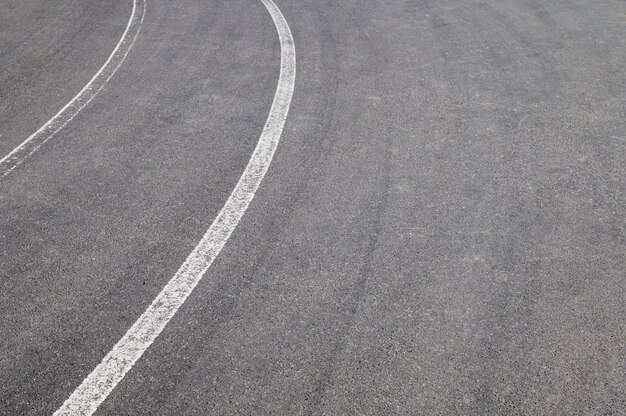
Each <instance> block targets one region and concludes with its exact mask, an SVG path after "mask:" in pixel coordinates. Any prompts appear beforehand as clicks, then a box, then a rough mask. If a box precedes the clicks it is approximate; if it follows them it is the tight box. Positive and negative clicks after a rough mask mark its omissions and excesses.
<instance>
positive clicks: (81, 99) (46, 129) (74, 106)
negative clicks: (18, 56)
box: [0, 0, 146, 178]
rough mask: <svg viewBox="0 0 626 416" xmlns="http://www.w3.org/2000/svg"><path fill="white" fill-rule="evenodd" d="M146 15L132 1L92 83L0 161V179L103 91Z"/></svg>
mask: <svg viewBox="0 0 626 416" xmlns="http://www.w3.org/2000/svg"><path fill="white" fill-rule="evenodd" d="M145 14H146V2H145V0H133V10H132V12H131V14H130V18H129V19H128V24H127V25H126V29H125V30H124V33H123V34H122V37H121V38H120V40H119V41H118V42H117V45H116V46H115V49H113V52H111V55H109V58H108V59H107V60H106V62H105V63H104V65H102V67H101V68H100V69H99V70H98V72H96V74H95V75H94V76H93V77H92V78H91V80H90V81H89V82H88V83H87V85H85V86H84V87H83V89H82V90H80V91H79V92H78V94H76V95H75V96H74V98H72V100H71V101H70V102H69V103H67V104H66V105H65V106H64V107H63V108H62V109H61V110H59V112H58V113H56V114H55V115H54V116H53V117H52V118H51V119H50V120H48V121H47V122H46V124H44V125H43V126H41V127H40V128H39V130H37V131H36V132H34V133H33V134H31V135H30V137H28V138H27V139H26V140H24V141H23V142H22V143H21V144H20V145H19V146H17V147H16V148H15V149H13V150H12V151H11V152H10V153H9V154H8V155H6V156H5V157H3V158H2V159H0V178H3V177H5V176H7V175H8V174H9V173H11V172H12V171H13V170H14V169H15V168H16V167H18V166H19V165H21V164H22V162H24V161H25V160H26V159H27V158H28V157H29V156H30V155H32V154H33V153H35V152H36V151H37V150H38V149H39V148H40V147H41V145H43V144H44V143H45V142H47V141H48V140H50V139H51V138H53V137H54V135H55V134H57V133H58V132H59V130H61V129H62V128H63V127H65V125H66V124H67V123H69V122H70V121H72V119H73V118H74V117H76V115H77V114H78V113H79V112H80V110H82V109H83V108H85V106H86V105H87V104H89V103H90V102H91V100H93V99H94V97H95V96H96V95H97V94H98V93H99V92H100V90H102V88H103V87H104V86H105V85H106V83H107V82H109V80H110V79H111V77H112V76H113V75H114V74H115V73H116V72H117V70H118V69H119V67H120V65H122V62H124V59H126V56H127V55H128V52H129V51H130V48H132V46H133V44H134V43H135V39H137V34H139V29H140V28H141V24H142V23H143V18H144V16H145Z"/></svg>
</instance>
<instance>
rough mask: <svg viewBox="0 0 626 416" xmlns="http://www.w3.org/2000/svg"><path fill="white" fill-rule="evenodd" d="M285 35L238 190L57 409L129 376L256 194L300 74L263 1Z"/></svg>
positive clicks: (83, 404) (81, 409) (97, 396)
mask: <svg viewBox="0 0 626 416" xmlns="http://www.w3.org/2000/svg"><path fill="white" fill-rule="evenodd" d="M261 1H262V2H263V4H264V5H265V7H266V8H267V10H268V11H269V13H270V14H271V16H272V19H273V20H274V24H275V25H276V29H277V31H278V37H279V39H280V50H281V59H280V77H279V79H278V87H277V89H276V94H275V95H274V101H273V102H272V107H271V109H270V113H269V116H268V118H267V121H266V122H265V126H264V127H263V131H262V132H261V137H260V138H259V141H258V143H257V145H256V148H255V149H254V152H253V153H252V157H251V158H250V161H249V162H248V165H247V166H246V169H245V170H244V171H243V174H242V175H241V178H239V182H238V183H237V186H235V189H234V190H233V192H232V193H231V194H230V197H229V198H228V200H227V201H226V204H225V205H224V207H222V210H221V211H220V213H219V214H218V215H217V217H216V218H215V220H214V221H213V223H212V224H211V226H210V227H209V229H208V230H207V232H206V233H205V234H204V236H203V237H202V239H201V240H200V242H199V243H198V245H197V246H196V248H194V250H193V251H192V252H191V254H190V255H189V257H187V260H186V261H185V262H184V263H183V265H182V266H181V267H180V269H178V271H177V272H176V274H175V275H174V277H173V278H172V279H171V280H170V281H169V282H168V283H167V285H165V287H164V288H163V290H162V291H161V293H159V295H158V296H157V297H156V298H155V299H154V301H153V302H152V304H151V305H150V306H149V307H148V309H147V310H146V311H145V312H144V313H143V314H142V315H141V316H140V317H139V319H138V320H137V321H136V322H135V323H134V324H133V326H132V327H131V328H130V329H129V330H128V331H127V332H126V334H125V335H124V336H123V337H122V339H121V340H120V341H119V342H118V343H117V344H116V345H115V346H114V347H113V349H112V350H111V351H110V352H109V353H108V354H107V355H106V357H104V359H103V360H102V362H101V363H100V364H98V366H97V367H96V368H95V369H94V370H93V371H92V372H91V374H89V375H88V376H87V378H85V380H83V382H82V383H81V385H80V386H78V387H77V388H76V390H74V392H73V393H72V395H71V396H70V397H69V398H68V399H67V400H66V401H65V403H63V406H61V407H60V408H59V409H58V410H57V411H56V412H55V413H54V415H55V416H60V415H91V414H93V413H94V412H95V411H96V409H97V408H98V406H99V405H100V404H101V403H102V402H103V401H104V400H105V399H106V398H107V396H108V395H109V394H110V393H111V391H112V390H113V389H114V388H115V386H116V385H117V384H118V383H119V382H120V381H121V380H122V378H124V376H125V375H126V373H127V372H128V371H129V370H130V369H131V368H132V366H133V365H134V364H135V363H136V362H137V360H138V359H139V358H140V357H141V356H142V355H143V353H144V351H146V349H147V348H148V347H150V345H151V344H152V343H153V342H154V340H155V339H156V338H157V337H158V336H159V334H160V333H161V331H163V328H165V325H167V323H168V322H169V321H170V319H172V317H173V316H174V314H175V313H176V311H178V309H179V308H180V307H181V305H182V304H183V303H184V302H185V300H186V299H187V297H188V296H189V295H190V294H191V292H192V291H193V289H194V288H195V287H196V285H197V284H198V282H199V281H200V279H202V276H203V275H204V273H205V272H206V271H207V269H208V268H209V267H210V266H211V264H212V263H213V260H215V258H216V257H217V255H218V254H219V252H220V250H221V249H222V247H224V244H225V243H226V241H227V240H228V238H229V237H230V235H231V233H232V232H233V230H234V229H235V227H236V226H237V224H238V223H239V220H241V217H242V216H243V214H244V212H245V211H246V209H247V208H248V205H249V204H250V202H251V201H252V198H254V194H255V193H256V191H257V189H258V188H259V185H260V184H261V181H262V180H263V177H264V176H265V173H266V172H267V169H268V168H269V166H270V163H271V162H272V157H273V156H274V152H275V151H276V147H277V146H278V142H279V140H280V136H281V134H282V131H283V127H284V125H285V120H286V118H287V113H288V111H289V105H290V104H291V97H292V95H293V89H294V84H295V77H296V50H295V47H294V42H293V37H292V35H291V30H290V29H289V25H288V24H287V21H286V20H285V18H284V17H283V15H282V13H281V12H280V10H279V9H278V7H277V6H276V5H275V4H274V3H273V2H272V0H261Z"/></svg>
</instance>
